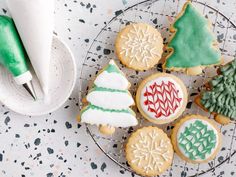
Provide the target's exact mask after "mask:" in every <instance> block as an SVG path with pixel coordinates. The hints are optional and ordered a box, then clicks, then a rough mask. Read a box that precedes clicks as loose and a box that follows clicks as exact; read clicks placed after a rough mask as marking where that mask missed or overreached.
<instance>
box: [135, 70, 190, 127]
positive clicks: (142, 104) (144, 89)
mask: <svg viewBox="0 0 236 177" xmlns="http://www.w3.org/2000/svg"><path fill="white" fill-rule="evenodd" d="M187 98H188V94H187V90H186V87H185V85H184V83H183V82H182V81H181V80H180V79H179V78H177V77H176V76H174V75H171V74H166V73H158V74H154V75H151V76H149V77H148V78H146V79H145V80H143V81H142V82H141V84H140V86H139V88H138V90H137V94H136V103H137V107H138V109H139V111H140V112H141V114H142V115H143V116H144V117H145V118H146V119H148V120H149V121H151V122H153V123H156V124H165V123H168V122H172V121H173V120H175V119H176V118H178V117H179V116H180V115H181V114H182V112H183V111H184V110H185V107H186V104H187Z"/></svg>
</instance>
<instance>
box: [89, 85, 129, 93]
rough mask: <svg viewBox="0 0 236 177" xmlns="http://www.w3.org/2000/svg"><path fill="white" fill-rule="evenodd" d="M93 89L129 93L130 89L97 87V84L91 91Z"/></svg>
mask: <svg viewBox="0 0 236 177" xmlns="http://www.w3.org/2000/svg"><path fill="white" fill-rule="evenodd" d="M92 91H100V92H122V93H129V91H128V90H118V89H111V88H104V87H97V86H96V85H94V87H93V88H92V89H91V90H90V91H89V92H92Z"/></svg>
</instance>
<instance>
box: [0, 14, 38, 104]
mask: <svg viewBox="0 0 236 177" xmlns="http://www.w3.org/2000/svg"><path fill="white" fill-rule="evenodd" d="M26 59H27V54H26V52H25V50H24V47H23V45H22V43H21V40H20V38H19V35H18V33H17V30H16V28H15V25H14V22H13V20H12V19H11V18H10V17H7V16H3V15H0V64H1V65H3V66H4V67H5V68H7V70H8V71H9V72H10V73H11V74H12V75H13V77H14V80H15V81H16V83H17V84H18V85H23V86H24V88H25V89H26V90H27V91H28V93H29V94H30V95H31V96H32V97H33V99H34V100H36V94H35V91H34V87H33V85H32V75H31V73H30V71H29V69H28V66H27V62H26Z"/></svg>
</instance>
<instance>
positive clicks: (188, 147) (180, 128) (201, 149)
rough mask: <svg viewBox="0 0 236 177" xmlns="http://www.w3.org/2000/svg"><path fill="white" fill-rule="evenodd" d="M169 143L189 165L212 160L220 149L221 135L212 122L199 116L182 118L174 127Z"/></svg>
mask: <svg viewBox="0 0 236 177" xmlns="http://www.w3.org/2000/svg"><path fill="white" fill-rule="evenodd" d="M171 141H172V144H173V146H174V150H175V151H176V153H177V154H178V155H179V156H180V157H181V158H182V159H183V160H185V161H187V162H190V163H204V162H208V161H209V160H212V159H213V158H214V157H215V156H216V154H217V153H218V151H219V149H220V147H221V135H220V133H219V130H218V128H217V126H216V125H215V124H214V122H213V121H212V120H210V119H208V118H207V117H203V116H200V115H189V116H186V117H184V118H182V119H181V120H180V121H179V122H178V123H177V124H176V125H175V127H174V129H173V131H172V135H171Z"/></svg>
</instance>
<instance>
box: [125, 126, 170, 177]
mask: <svg viewBox="0 0 236 177" xmlns="http://www.w3.org/2000/svg"><path fill="white" fill-rule="evenodd" d="M125 152H126V159H127V161H128V163H129V165H130V166H131V168H132V169H133V170H134V171H135V172H136V173H138V174H140V175H142V176H157V175H160V174H161V173H163V172H164V171H165V170H167V169H168V168H169V167H170V165H171V163H172V159H173V155H174V152H173V147H172V144H171V141H170V139H169V138H168V137H167V135H166V134H165V133H164V132H163V131H162V130H161V129H159V128H157V127H144V128H141V129H139V130H137V131H136V132H134V133H133V134H132V135H131V137H130V138H129V140H128V143H127V144H126V148H125Z"/></svg>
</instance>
